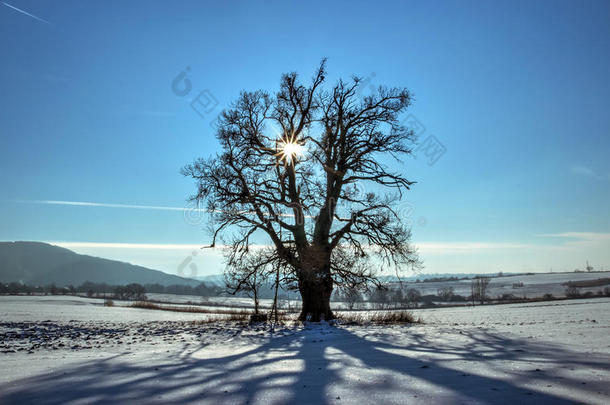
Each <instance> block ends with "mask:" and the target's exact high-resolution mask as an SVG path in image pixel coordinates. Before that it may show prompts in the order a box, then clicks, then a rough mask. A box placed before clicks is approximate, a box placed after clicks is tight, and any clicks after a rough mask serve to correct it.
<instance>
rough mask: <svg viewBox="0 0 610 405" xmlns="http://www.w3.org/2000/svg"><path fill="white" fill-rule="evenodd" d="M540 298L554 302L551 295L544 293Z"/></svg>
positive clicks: (553, 297)
mask: <svg viewBox="0 0 610 405" xmlns="http://www.w3.org/2000/svg"><path fill="white" fill-rule="evenodd" d="M542 298H543V299H545V300H554V299H555V296H554V295H553V294H549V293H546V294H544V295H543V296H542Z"/></svg>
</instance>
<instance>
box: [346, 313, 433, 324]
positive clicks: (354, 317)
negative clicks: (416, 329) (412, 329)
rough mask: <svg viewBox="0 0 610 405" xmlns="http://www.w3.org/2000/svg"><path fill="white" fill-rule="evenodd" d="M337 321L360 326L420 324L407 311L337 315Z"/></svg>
mask: <svg viewBox="0 0 610 405" xmlns="http://www.w3.org/2000/svg"><path fill="white" fill-rule="evenodd" d="M337 318H338V320H339V321H340V322H344V323H347V324H353V325H362V324H367V323H372V324H379V325H393V324H404V323H422V320H421V318H418V319H415V317H414V316H413V314H412V313H411V312H409V311H384V312H373V313H364V314H348V315H339V316H338V317H337Z"/></svg>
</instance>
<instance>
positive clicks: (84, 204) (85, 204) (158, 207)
mask: <svg viewBox="0 0 610 405" xmlns="http://www.w3.org/2000/svg"><path fill="white" fill-rule="evenodd" d="M20 202H25V203H33V204H50V205H72V206H80V207H108V208H134V209H140V210H161V211H184V210H185V209H189V210H190V209H191V208H184V207H182V208H180V207H168V206H162V205H136V204H110V203H98V202H89V201H61V200H22V201H20ZM192 210H194V211H206V210H204V209H199V208H192Z"/></svg>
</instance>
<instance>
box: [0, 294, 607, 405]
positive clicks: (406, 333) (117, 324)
mask: <svg viewBox="0 0 610 405" xmlns="http://www.w3.org/2000/svg"><path fill="white" fill-rule="evenodd" d="M414 313H415V315H416V316H421V317H422V318H423V320H424V322H425V323H424V324H421V325H411V326H355V325H338V326H330V325H327V324H321V325H308V326H305V327H303V326H291V327H281V328H278V329H276V330H275V331H271V330H270V329H269V327H265V326H252V327H246V328H243V327H240V326H237V325H235V324H224V323H223V324H202V323H198V321H199V320H203V319H206V318H208V317H209V315H206V314H191V313H173V312H167V311H154V310H143V309H135V308H120V307H103V306H101V302H100V301H99V300H90V299H85V298H74V297H0V314H1V321H0V338H1V340H0V361H1V364H2V373H0V403H1V404H60V403H61V404H102V403H104V404H106V403H107V404H119V403H142V404H155V403H159V404H161V403H163V404H168V403H170V404H183V403H197V404H255V403H264V404H301V403H302V404H364V403H376V404H391V403H396V404H404V403H408V404H430V403H439V404H487V403H494V404H516V403H525V404H563V403H593V404H607V403H610V299H608V298H596V299H590V300H568V301H554V302H542V303H529V304H511V305H499V306H483V307H475V308H470V307H463V308H438V309H425V310H417V311H414Z"/></svg>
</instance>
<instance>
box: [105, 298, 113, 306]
mask: <svg viewBox="0 0 610 405" xmlns="http://www.w3.org/2000/svg"><path fill="white" fill-rule="evenodd" d="M104 306H105V307H113V306H114V301H113V300H111V299H110V298H106V299H105V300H104Z"/></svg>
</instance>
